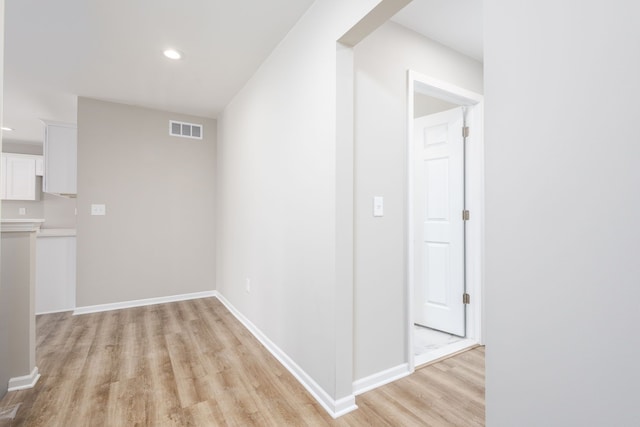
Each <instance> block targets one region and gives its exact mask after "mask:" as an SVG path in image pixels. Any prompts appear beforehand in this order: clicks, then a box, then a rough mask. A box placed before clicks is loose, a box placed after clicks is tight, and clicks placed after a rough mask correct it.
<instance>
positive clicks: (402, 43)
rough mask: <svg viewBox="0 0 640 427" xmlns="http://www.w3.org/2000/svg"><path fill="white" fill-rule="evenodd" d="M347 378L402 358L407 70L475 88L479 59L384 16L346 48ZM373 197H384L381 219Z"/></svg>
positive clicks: (477, 87) (479, 81) (361, 375)
mask: <svg viewBox="0 0 640 427" xmlns="http://www.w3.org/2000/svg"><path fill="white" fill-rule="evenodd" d="M354 58H355V71H356V75H355V79H356V81H355V93H356V101H355V102H356V104H355V114H356V118H355V120H356V122H355V135H356V140H355V171H356V173H355V193H356V196H355V224H356V225H355V278H356V282H355V378H354V379H356V380H358V379H362V378H365V377H367V376H370V375H373V374H375V373H378V372H380V371H383V370H386V369H389V368H392V367H396V366H398V365H401V364H402V363H406V362H407V361H408V360H407V355H406V354H405V353H406V347H407V344H406V339H405V338H406V337H405V329H406V320H405V319H406V317H405V289H406V284H405V282H406V277H405V269H406V262H407V259H406V256H407V254H406V253H405V252H406V243H405V240H404V239H405V234H404V233H405V227H406V216H407V213H406V200H405V194H406V183H407V169H406V146H407V141H406V133H407V129H406V127H407V70H408V69H412V70H415V71H418V72H420V73H422V74H425V75H428V76H430V77H434V78H437V79H440V80H443V81H447V82H450V83H452V84H455V85H457V86H460V87H463V88H466V89H469V90H472V91H475V92H478V93H482V91H483V81H482V78H483V77H482V64H480V63H479V62H477V61H475V60H473V59H471V58H468V57H466V56H463V55H461V54H459V53H457V52H454V51H452V50H450V49H448V48H445V47H444V46H442V45H440V44H438V43H435V42H433V41H431V40H429V39H427V38H425V37H423V36H421V35H419V34H417V33H415V32H413V31H410V30H407V29H406V28H404V27H402V26H400V25H398V24H395V23H391V22H390V23H387V24H385V25H383V26H382V27H380V28H379V29H378V30H376V31H375V32H374V33H372V34H371V35H369V36H368V37H367V38H366V39H364V40H363V41H362V42H361V43H360V44H358V45H357V46H356V47H355V49H354ZM373 196H383V197H384V212H385V215H384V217H382V218H374V217H373V215H372V199H373Z"/></svg>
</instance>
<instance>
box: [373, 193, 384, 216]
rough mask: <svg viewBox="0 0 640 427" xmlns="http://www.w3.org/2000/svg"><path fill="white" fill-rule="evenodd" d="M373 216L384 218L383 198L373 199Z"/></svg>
mask: <svg viewBox="0 0 640 427" xmlns="http://www.w3.org/2000/svg"><path fill="white" fill-rule="evenodd" d="M373 216H384V198H383V197H382V196H375V197H374V198H373Z"/></svg>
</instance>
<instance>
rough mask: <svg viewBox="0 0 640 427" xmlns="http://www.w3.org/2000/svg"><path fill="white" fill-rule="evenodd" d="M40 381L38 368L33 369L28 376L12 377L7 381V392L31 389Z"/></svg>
mask: <svg viewBox="0 0 640 427" xmlns="http://www.w3.org/2000/svg"><path fill="white" fill-rule="evenodd" d="M39 379H40V372H38V367H37V366H36V367H35V368H33V371H31V373H30V374H29V375H23V376H21V377H13V378H10V379H9V388H8V390H7V391H17V390H25V389H28V388H32V387H33V386H35V385H36V383H37V382H38V380H39Z"/></svg>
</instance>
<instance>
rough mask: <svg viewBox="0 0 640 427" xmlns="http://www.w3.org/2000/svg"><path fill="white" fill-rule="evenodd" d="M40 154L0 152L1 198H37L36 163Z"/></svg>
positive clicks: (40, 158)
mask: <svg viewBox="0 0 640 427" xmlns="http://www.w3.org/2000/svg"><path fill="white" fill-rule="evenodd" d="M38 160H42V157H41V156H34V155H30V154H13V153H2V188H1V190H2V195H1V197H2V199H3V200H37V195H38V192H37V191H36V163H37V162H38Z"/></svg>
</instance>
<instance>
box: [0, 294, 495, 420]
mask: <svg viewBox="0 0 640 427" xmlns="http://www.w3.org/2000/svg"><path fill="white" fill-rule="evenodd" d="M36 357H37V365H38V368H39V369H40V372H41V374H42V377H41V378H40V380H39V381H38V383H37V384H36V387H34V388H33V389H30V390H23V391H16V392H10V393H8V394H7V395H6V396H5V397H4V398H3V400H2V401H0V408H1V407H7V406H10V405H12V404H15V403H18V402H21V407H20V409H19V410H18V413H17V416H16V418H15V419H14V420H13V423H12V424H11V423H8V422H6V421H5V422H4V423H3V421H0V427H5V426H30V427H31V426H34V427H35V426H48V427H55V426H60V427H76V426H77V427H82V426H91V427H99V426H106V427H121V426H154V427H155V426H483V425H484V348H483V347H478V348H475V349H473V350H470V351H467V352H464V353H462V354H459V355H457V356H455V357H452V358H449V359H446V360H444V361H442V362H438V363H436V364H433V365H430V366H427V367H424V368H421V369H419V370H417V371H416V372H415V373H414V374H413V375H411V376H409V377H406V378H404V379H401V380H399V381H396V382H394V383H391V384H388V385H386V386H383V387H380V388H378V389H376V390H373V391H370V392H368V393H365V394H363V395H361V396H358V398H357V399H356V403H357V405H358V406H359V409H358V410H357V411H354V412H352V413H350V414H347V415H345V416H343V417H341V418H339V419H338V420H333V419H332V418H331V417H330V416H329V415H327V413H326V412H325V411H324V409H323V408H322V407H321V406H320V405H319V404H317V403H316V402H315V400H314V399H313V398H312V397H311V396H310V395H309V394H308V393H307V392H306V391H305V389H304V388H303V387H302V386H301V385H300V384H299V383H298V382H297V381H296V380H295V378H294V377H293V376H292V375H291V374H290V373H289V372H288V371H287V370H286V369H285V368H283V367H282V366H281V365H280V363H279V362H278V361H277V360H276V359H275V358H273V357H272V356H271V354H270V353H269V352H268V351H267V350H266V349H265V348H264V347H262V345H261V344H260V343H259V342H258V341H257V340H256V339H255V338H254V337H253V336H252V335H251V334H250V333H249V331H247V330H246V329H245V328H244V327H243V326H242V325H241V324H240V323H239V322H238V321H237V320H236V319H235V318H234V317H233V315H232V314H231V313H229V311H227V309H226V308H225V307H224V306H223V305H222V304H221V303H220V302H219V301H218V300H217V299H215V298H203V299H198V300H191V301H183V302H176V303H170V304H162V305H153V306H147V307H139V308H131V309H125V310H118V311H110V312H104V313H96V314H86V315H82V316H75V317H74V316H71V314H70V313H60V314H48V315H42V316H38V319H37V351H36Z"/></svg>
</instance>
